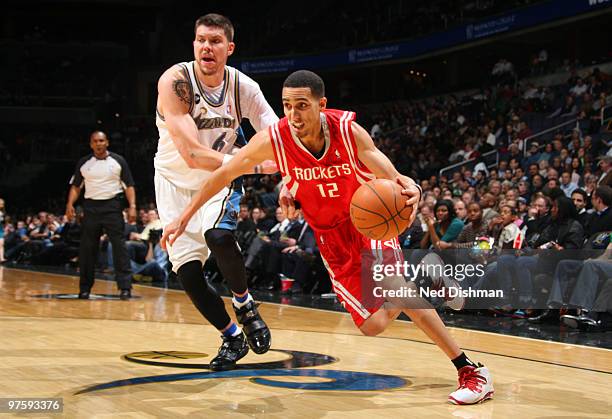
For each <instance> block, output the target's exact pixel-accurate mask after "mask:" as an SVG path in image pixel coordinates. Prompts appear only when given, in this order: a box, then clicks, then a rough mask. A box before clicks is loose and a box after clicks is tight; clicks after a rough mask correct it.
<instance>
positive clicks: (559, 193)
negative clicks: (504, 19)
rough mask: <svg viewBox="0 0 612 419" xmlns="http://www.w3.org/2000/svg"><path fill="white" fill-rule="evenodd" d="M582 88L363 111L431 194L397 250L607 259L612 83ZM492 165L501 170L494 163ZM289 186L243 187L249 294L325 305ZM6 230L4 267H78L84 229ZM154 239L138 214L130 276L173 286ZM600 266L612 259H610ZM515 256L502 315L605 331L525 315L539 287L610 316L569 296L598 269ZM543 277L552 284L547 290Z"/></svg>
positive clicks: (499, 90) (491, 88)
mask: <svg viewBox="0 0 612 419" xmlns="http://www.w3.org/2000/svg"><path fill="white" fill-rule="evenodd" d="M500 62H501V63H502V64H503V65H504V66H507V64H505V62H504V61H503V60H502V61H500ZM582 76H583V77H578V75H577V74H575V73H572V74H571V77H570V78H569V79H568V80H567V82H566V83H565V84H563V85H560V86H552V87H539V86H534V85H533V84H525V85H523V84H521V83H520V82H519V83H514V84H510V83H509V82H508V80H506V79H505V78H504V77H498V78H496V79H495V80H492V82H491V84H490V85H488V86H487V87H486V88H484V89H482V90H481V91H480V92H478V93H477V94H471V95H465V96H462V97H458V96H453V95H447V96H442V97H436V98H431V99H425V100H420V101H413V102H409V103H394V104H388V105H383V106H382V107H380V108H379V111H378V112H374V113H373V112H363V113H361V114H360V113H359V112H358V115H361V119H360V123H361V124H362V125H364V126H366V127H368V128H369V129H370V132H371V135H372V137H373V138H374V140H375V142H376V145H377V146H378V147H379V148H380V149H381V150H382V151H383V152H384V153H385V154H386V155H387V156H388V157H389V158H390V159H391V160H392V161H393V163H394V164H395V165H396V167H397V168H398V170H399V171H400V172H402V173H405V174H407V175H410V176H411V177H413V178H414V179H417V180H419V182H420V184H421V186H422V187H423V190H424V196H423V200H422V202H421V204H420V213H419V216H418V218H417V220H416V221H415V224H413V225H412V226H411V227H410V228H409V229H408V230H407V231H406V232H404V234H402V236H401V237H400V243H401V245H402V247H403V248H405V249H415V248H422V249H427V248H432V249H436V250H446V249H454V248H462V247H465V246H468V247H469V246H471V245H473V243H474V241H475V240H477V238H479V237H483V236H488V237H490V238H491V241H492V242H493V243H495V247H498V248H500V249H501V250H505V249H513V250H518V248H517V247H520V248H523V247H526V248H529V249H538V248H541V247H542V246H544V247H549V248H550V247H554V248H555V249H557V250H560V249H591V250H598V251H603V249H605V247H606V246H607V245H608V243H609V233H610V230H612V220H611V219H610V217H611V216H612V215H611V213H610V210H609V207H610V205H611V199H612V198H611V197H610V189H609V186H610V185H611V184H612V171H611V168H612V148H611V146H612V142H611V141H610V130H609V127H608V126H605V125H602V121H601V109H602V108H603V107H604V106H607V105H609V99H610V97H611V94H610V93H611V86H610V77H609V76H608V75H607V74H605V73H604V72H602V71H599V70H598V69H595V70H593V71H590V72H589V73H586V74H584V73H583V74H582ZM358 111H359V110H358ZM534 115H537V116H538V117H539V121H540V123H541V122H542V121H543V120H546V119H547V118H548V117H550V118H549V119H555V120H573V119H572V118H574V119H575V118H578V123H576V124H573V125H572V127H571V129H562V130H559V131H555V132H554V133H552V134H551V135H552V138H550V140H546V141H545V144H544V143H542V144H539V143H538V142H537V140H536V141H533V140H531V141H529V139H530V137H531V136H532V134H534V133H535V132H534V131H535V129H532V127H531V126H530V125H532V124H534V125H535V124H536V123H537V121H538V119H534V118H533V116H534ZM528 121H529V123H528ZM534 121H535V122H534ZM144 131H146V130H142V132H144ZM134 135H136V134H134ZM111 142H112V138H111ZM151 144H153V143H151ZM138 150H140V151H139V153H141V154H139V155H135V156H132V158H131V159H130V158H129V156H128V159H129V160H130V161H132V160H137V161H138V162H141V163H143V167H142V169H139V170H137V172H141V174H143V176H145V177H146V173H147V169H146V162H147V161H150V160H151V159H150V157H151V156H152V153H153V152H154V147H140V148H138ZM143 150H144V151H143ZM490 152H492V153H493V154H495V155H496V158H495V159H493V160H487V159H485V156H486V155H487V154H488V153H489V154H490ZM448 163H457V165H456V168H455V170H454V171H446V172H443V173H442V174H441V173H440V170H441V169H442V166H444V165H447V164H448ZM279 181H280V177H279V176H277V175H266V176H259V177H249V178H247V179H246V180H245V192H246V193H245V196H244V198H243V201H242V203H241V207H240V210H239V211H238V214H237V216H238V218H239V220H240V222H239V226H238V230H237V236H238V241H239V243H240V247H241V249H242V250H243V252H244V254H245V260H246V267H247V270H248V273H249V285H250V286H252V287H254V288H260V289H265V290H278V289H280V288H281V286H282V283H283V282H290V283H291V282H292V286H284V287H283V291H284V292H285V293H290V294H301V293H304V292H307V293H309V292H315V293H322V292H326V291H328V290H329V289H330V285H329V280H328V279H327V273H326V271H325V269H324V268H323V264H322V261H321V258H320V255H319V253H318V249H317V247H316V243H315V241H314V238H313V233H312V230H311V229H310V228H309V226H308V224H307V223H306V222H305V221H304V219H303V217H302V216H301V213H300V211H297V213H296V216H295V218H293V219H286V218H285V217H284V216H283V215H282V213H281V212H280V211H279V209H278V208H277V195H278V189H279ZM143 196H146V191H144V194H143ZM3 212H4V211H3ZM3 226H4V228H3V232H4V249H5V254H4V258H6V259H8V260H11V261H16V262H22V263H23V262H29V263H34V264H70V263H72V264H74V262H75V257H76V256H77V253H78V252H77V251H76V249H78V232H79V228H78V227H79V226H78V220H77V221H76V222H75V223H73V224H70V223H67V222H66V221H65V220H64V219H63V217H62V216H59V215H54V214H49V213H46V212H41V213H39V214H37V215H30V216H28V217H23V218H19V219H14V220H12V219H11V218H10V217H8V216H5V218H4V224H3ZM158 230H159V220H158V218H157V215H156V213H155V211H154V209H150V210H149V211H142V213H141V217H140V220H139V223H138V224H136V225H129V224H126V240H128V248H129V250H130V256H131V259H132V268H133V271H134V272H135V274H136V275H138V279H139V280H141V279H143V278H144V280H153V281H161V282H164V281H166V280H167V277H168V272H169V267H168V262H167V257H166V255H165V254H164V253H163V252H162V251H161V249H160V248H159V245H158V243H157V242H156V240H159V235H158ZM518 237H520V239H518V240H517V238H518ZM517 243H520V246H517ZM108 246H109V245H108V243H106V242H105V240H104V239H103V240H102V242H101V250H100V263H99V267H100V269H102V270H104V269H112V260H111V257H110V255H111V254H112V252H111V251H109V249H108ZM603 255H604V257H607V256H605V255H607V253H603ZM599 256H601V255H599ZM599 256H597V257H599ZM513 257H514V258H515V259H518V260H520V263H517V262H516V261H514V260H513V259H511V258H510V257H507V258H503V257H502V258H500V259H499V260H495V263H497V265H496V266H498V267H499V272H503V273H500V276H501V277H502V279H501V280H500V279H499V278H496V280H497V281H498V282H501V283H498V284H497V285H498V286H503V287H506V288H507V289H508V290H510V289H515V290H517V293H516V296H517V297H516V299H514V300H512V299H510V300H509V301H502V302H500V304H499V307H498V308H499V311H500V312H503V313H506V314H508V315H512V316H515V317H530V318H533V319H535V320H534V321H542V320H547V319H550V318H554V317H556V319H557V320H558V319H559V318H560V316H561V315H563V316H565V317H564V319H565V321H567V322H569V323H571V324H574V325H576V326H577V327H583V328H590V329H592V330H593V329H598V328H599V329H601V328H606V327H608V324H609V323H606V322H607V320H605V318H606V315H605V314H602V315H601V316H599V315H593V313H592V312H591V314H590V315H589V316H590V317H589V316H586V315H585V314H584V312H583V311H580V312H579V313H577V314H576V313H575V314H565V313H560V312H559V311H556V312H555V311H544V312H539V311H534V310H531V311H529V310H526V309H530V308H532V307H533V306H534V302H533V298H534V295H535V294H536V292H535V291H534V290H535V288H537V287H538V286H539V287H540V288H541V289H547V291H548V293H549V295H550V298H551V300H550V301H547V302H546V303H547V305H550V307H551V308H553V309H556V310H558V308H559V307H563V308H564V307H566V306H568V305H574V306H578V307H574V308H580V309H581V310H594V309H595V308H597V309H601V307H602V305H601V304H600V303H598V304H599V305H598V304H596V300H597V296H598V295H600V294H598V293H597V291H598V289H599V288H601V286H602V285H601V284H599V285H598V284H595V286H594V287H595V291H594V292H592V293H591V294H589V296H587V297H588V298H587V297H585V296H584V295H579V296H578V297H575V298H574V299H572V298H573V297H572V291H574V290H576V289H580V288H576V287H573V286H572V284H573V283H575V282H576V281H578V279H576V278H579V277H580V275H582V276H585V275H586V274H583V273H582V272H589V273H590V274H592V272H595V271H596V269H595V268H594V267H597V266H598V263H599V262H589V261H587V262H584V260H580V262H581V263H580V264H570V263H568V262H565V261H562V260H561V261H559V260H556V261H555V264H554V265H553V266H543V265H542V264H541V262H540V261H539V259H538V258H537V257H536V256H534V255H533V254H529V253H528V252H527V253H525V254H524V255H523V254H522V255H520V256H518V257H517V256H516V255H514V256H513ZM520 258H523V259H520ZM547 259H549V258H547ZM553 259H554V258H553ZM598 260H601V259H598ZM557 262H558V264H557ZM570 265H571V266H570ZM207 269H208V270H209V272H211V275H212V276H215V275H219V274H218V272H217V271H216V268H215V265H214V258H213V259H211V260H210V261H209V263H207ZM543 269H545V270H544V272H542V270H543ZM555 269H557V270H560V272H556V271H555ZM594 269H595V271H594ZM597 269H599V268H597ZM546 272H548V273H554V275H549V276H550V278H548V279H546V278H542V274H543V273H546ZM596 272H599V271H596ZM514 277H519V278H522V280H521V282H520V283H518V284H515V283H514V281H512V280H511V279H508V278H514ZM593 277H594V278H597V275H595V276H593V275H591V276H590V278H593ZM504 278H505V279H504ZM568 278H574V279H568ZM572 281H573V282H572ZM580 281H583V280H582V279H581V280H580ZM494 284H495V281H494V280H491V279H490V278H488V282H487V281H485V282H484V283H479V284H474V285H478V286H482V287H489V286H493V285H494ZM598 286H599V288H598ZM560 290H561V291H560ZM510 295H513V294H512V293H510ZM538 295H539V294H538ZM575 301H580V302H581V305H578V304H574V302H575ZM604 311H605V310H604ZM551 313H552V314H551ZM597 317H601V318H603V319H604V320H601V318H597ZM602 321H603V323H602ZM572 322H573V323H572Z"/></svg>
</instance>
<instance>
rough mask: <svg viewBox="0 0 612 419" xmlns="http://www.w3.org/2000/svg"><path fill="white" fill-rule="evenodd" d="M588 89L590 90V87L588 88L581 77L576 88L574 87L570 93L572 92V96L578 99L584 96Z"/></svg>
mask: <svg viewBox="0 0 612 419" xmlns="http://www.w3.org/2000/svg"><path fill="white" fill-rule="evenodd" d="M588 89H589V86H588V85H587V84H585V83H584V80H583V79H582V78H580V77H579V78H578V79H577V80H576V85H575V86H573V87H572V88H571V89H570V90H569V92H570V93H571V94H572V95H574V96H576V97H579V96H582V95H583V94H584V93H586V92H587V90H588Z"/></svg>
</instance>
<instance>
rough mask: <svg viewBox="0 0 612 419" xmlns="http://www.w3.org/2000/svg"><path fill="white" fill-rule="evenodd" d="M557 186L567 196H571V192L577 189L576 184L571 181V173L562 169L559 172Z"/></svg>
mask: <svg viewBox="0 0 612 419" xmlns="http://www.w3.org/2000/svg"><path fill="white" fill-rule="evenodd" d="M559 187H560V188H561V190H562V191H563V193H564V194H565V196H567V197H568V198H571V196H572V193H573V192H574V191H575V190H576V189H578V185H577V184H576V183H573V182H572V174H571V173H570V172H569V171H564V172H563V173H562V174H561V183H560V184H559Z"/></svg>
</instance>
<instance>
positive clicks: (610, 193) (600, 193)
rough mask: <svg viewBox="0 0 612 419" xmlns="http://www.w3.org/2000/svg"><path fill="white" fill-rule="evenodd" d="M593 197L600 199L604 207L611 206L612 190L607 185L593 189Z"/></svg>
mask: <svg viewBox="0 0 612 419" xmlns="http://www.w3.org/2000/svg"><path fill="white" fill-rule="evenodd" d="M595 195H597V197H598V198H600V199H601V200H602V201H603V203H604V205H605V206H606V207H609V206H612V188H611V187H609V186H608V185H601V186H598V187H597V189H595Z"/></svg>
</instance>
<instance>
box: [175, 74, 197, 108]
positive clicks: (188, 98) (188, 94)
mask: <svg viewBox="0 0 612 419" xmlns="http://www.w3.org/2000/svg"><path fill="white" fill-rule="evenodd" d="M172 88H173V89H174V93H175V94H176V95H177V96H178V98H179V99H180V100H181V102H183V103H185V104H186V105H188V106H189V107H191V104H192V101H193V91H192V88H191V83H189V82H188V81H185V80H183V79H176V80H174V81H173V82H172Z"/></svg>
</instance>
